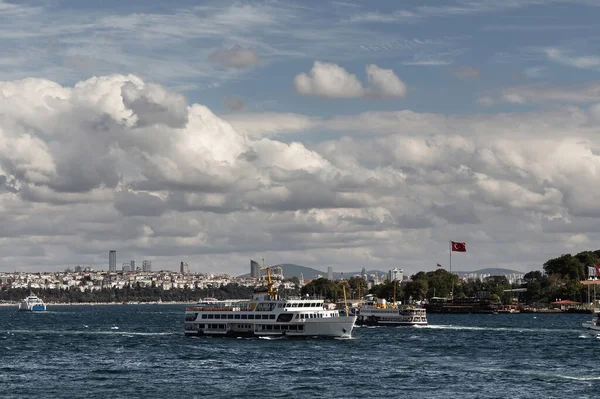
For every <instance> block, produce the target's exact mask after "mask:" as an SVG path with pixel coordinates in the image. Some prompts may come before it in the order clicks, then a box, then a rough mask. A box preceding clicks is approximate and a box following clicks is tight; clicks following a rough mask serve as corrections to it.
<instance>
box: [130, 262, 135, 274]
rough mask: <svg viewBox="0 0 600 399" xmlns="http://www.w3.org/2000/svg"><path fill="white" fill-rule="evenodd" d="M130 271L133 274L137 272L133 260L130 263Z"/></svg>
mask: <svg viewBox="0 0 600 399" xmlns="http://www.w3.org/2000/svg"><path fill="white" fill-rule="evenodd" d="M129 270H131V271H132V272H134V271H135V260H131V261H130V262H129Z"/></svg>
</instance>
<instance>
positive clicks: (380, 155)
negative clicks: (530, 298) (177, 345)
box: [0, 0, 600, 273]
mask: <svg viewBox="0 0 600 399" xmlns="http://www.w3.org/2000/svg"><path fill="white" fill-rule="evenodd" d="M599 16H600V3H596V2H594V1H585V0H581V1H550V0H548V1H545V0H508V1H503V2H498V1H485V0H479V1H476V0H454V1H427V2H422V1H402V2H398V1H376V2H351V1H333V2H322V1H302V2H300V1H296V2H294V1H254V2H221V1H214V2H197V1H194V2H192V1H174V2H170V3H168V4H167V3H165V2H155V1H128V2H117V1H102V2H81V1H59V0H55V1H24V2H18V3H17V2H14V3H13V2H7V1H0V22H1V23H0V44H1V47H0V48H2V51H1V52H0V81H1V82H2V91H0V93H2V94H3V97H2V101H3V109H4V110H5V111H4V118H3V119H2V121H1V123H0V131H2V132H3V139H4V140H5V143H8V144H7V145H5V146H4V147H0V177H1V178H2V179H1V180H0V182H3V185H4V187H5V189H4V191H2V190H0V192H3V194H2V196H1V198H0V205H3V208H0V209H3V210H2V211H0V216H2V218H3V220H4V221H5V223H11V224H13V225H15V226H18V228H17V227H15V236H14V237H7V238H6V240H7V241H6V242H5V243H4V245H6V246H7V247H13V248H14V243H15V242H17V240H18V238H19V237H20V238H22V237H28V239H27V240H25V241H23V240H22V241H21V243H20V244H19V245H20V246H23V249H21V250H20V251H21V252H19V251H17V252H18V253H17V254H16V255H14V256H13V255H10V256H9V255H7V256H6V257H5V258H2V259H1V260H0V267H2V266H4V267H5V268H8V269H10V268H12V267H13V266H15V267H21V268H24V269H27V268H29V269H34V270H35V269H40V268H62V267H63V266H73V264H79V263H86V264H90V265H92V266H95V267H99V268H102V267H103V266H104V263H106V262H105V260H106V259H104V258H107V255H106V254H105V252H106V253H107V251H108V249H113V247H115V248H116V246H118V247H119V248H117V250H118V251H119V252H118V253H119V254H123V256H125V257H127V258H130V257H137V258H139V260H140V261H141V258H143V257H150V258H152V259H153V261H154V263H155V264H156V265H159V266H158V267H164V268H173V269H174V268H175V267H176V266H175V265H177V264H178V261H179V258H182V257H185V259H187V260H189V262H188V263H189V264H190V265H191V267H192V269H193V270H194V267H196V270H197V271H209V270H217V269H221V268H223V269H225V271H230V272H232V273H233V272H237V271H240V272H242V271H245V269H246V265H245V263H247V262H246V259H247V258H249V257H250V256H254V257H258V258H261V257H267V256H270V257H271V258H272V259H273V263H276V262H278V261H281V262H295V263H300V264H305V265H307V266H314V267H321V268H322V269H323V270H326V268H327V266H328V265H333V266H334V267H335V268H336V269H339V270H340V271H343V270H351V269H357V270H360V268H362V266H363V265H365V266H367V269H369V268H380V269H382V270H384V269H386V268H391V267H398V266H400V267H404V268H405V269H406V270H407V271H408V273H410V272H415V271H417V270H422V269H424V268H427V267H429V265H432V266H435V264H436V263H443V260H444V258H445V257H446V256H447V254H445V244H444V242H447V240H448V239H451V238H453V237H454V238H455V239H456V240H459V241H469V242H470V243H478V244H476V245H475V248H480V253H472V252H471V251H469V252H468V254H467V255H466V256H465V257H464V258H465V263H464V264H463V265H462V266H463V268H465V269H471V270H473V269H476V268H478V267H479V266H480V265H481V266H490V265H493V266H504V267H509V268H515V269H519V270H525V271H527V270H531V269H534V268H539V265H540V262H543V261H545V260H546V259H548V258H550V257H553V256H558V255H560V254H561V253H564V252H576V251H579V250H585V249H597V248H595V247H594V244H593V243H594V242H597V241H596V239H597V238H600V236H598V234H599V233H600V232H598V231H596V230H597V229H595V228H593V227H591V226H590V222H589V218H592V219H593V218H597V217H600V207H598V206H596V205H595V203H596V199H600V193H596V192H595V189H590V188H589V187H594V186H595V184H596V183H597V179H598V175H597V172H596V170H600V169H597V168H600V160H599V159H598V157H597V156H596V154H597V153H598V152H597V151H599V149H598V148H597V145H596V144H595V142H596V141H597V133H598V121H599V117H600V116H599V115H600V108H598V106H597V104H598V103H600V81H599V79H598V76H597V75H598V72H599V70H600V54H599V44H600V35H599V33H600V28H599V27H598V24H597V20H598V17H599ZM93 77H97V78H98V79H96V80H94V79H93ZM52 82H54V83H52ZM194 104H200V105H202V106H205V107H206V109H204V108H201V107H200V106H193V105H194ZM103 118H106V120H105V119H103ZM102 129H103V130H102ZM25 149H29V150H31V152H28V151H25ZM34 150H35V151H34ZM282 154H285V155H282ZM240 159H242V160H240ZM257 160H260V161H257ZM244 162H248V164H245V163H244ZM257 162H258V163H257ZM74 171H78V172H77V173H75V172H74ZM83 182H86V184H83ZM209 182H210V183H211V184H209ZM0 187H2V186H0ZM313 190H314V191H313ZM90 207H91V208H90ZM11 209H12V212H16V214H17V215H21V218H19V217H17V216H15V215H14V214H11V213H10V212H9V210H11ZM79 209H81V212H82V213H81V214H82V215H83V214H85V212H84V211H83V209H91V210H90V212H91V213H93V214H94V215H97V216H96V217H94V218H93V219H94V220H93V222H90V221H87V222H86V221H85V220H87V219H86V218H89V215H85V217H84V218H83V220H80V219H77V218H75V217H74V216H73V215H75V214H78V210H79ZM17 210H18V211H17ZM46 212H49V214H52V215H55V217H56V218H58V219H57V220H55V223H56V226H62V224H61V223H67V222H69V223H77V224H78V225H79V226H81V227H80V228H79V229H75V231H73V229H72V228H66V227H65V229H64V241H60V242H56V241H55V240H56V239H50V238H49V237H48V235H47V233H46V232H44V231H36V228H35V226H34V225H33V224H32V225H29V224H27V223H25V222H23V220H31V222H32V223H33V220H35V217H39V215H40V214H44V215H45V214H47V213H46ZM56 215H62V216H56ZM177 220H180V221H185V223H186V226H188V227H186V229H184V230H185V231H186V232H185V234H183V233H182V234H183V235H181V236H178V235H177V234H176V233H175V231H176V230H177V229H176V228H175V227H172V228H171V227H169V228H167V227H164V226H167V225H169V223H175V221H177ZM274 220H276V223H275V222H273V221H274ZM593 220H595V219H593ZM116 221H118V223H124V224H126V226H127V227H126V228H125V227H122V231H127V232H128V234H125V233H119V234H115V235H114V236H111V234H110V233H109V232H106V231H103V230H102V228H101V226H107V225H108V226H110V225H111V223H117V222H116ZM225 221H226V222H225ZM265 221H270V222H269V223H267V222H265ZM23 223H25V225H23ZM88 223H91V224H92V225H89V224H88ZM243 223H247V224H248V225H247V226H245V227H240V224H243ZM273 223H275V224H273ZM217 225H218V226H219V229H222V232H220V233H219V234H216V233H215V230H214V229H215V228H216V227H215V226H217ZM250 225H251V226H256V228H255V229H254V230H253V229H251V228H250V227H248V226H250ZM300 225H302V226H304V227H301V226H300ZM516 225H518V226H520V227H519V228H520V229H521V234H522V235H521V234H517V235H515V234H514V232H513V231H511V227H512V228H514V227H515V226H516ZM580 225H581V226H580ZM194 226H195V227H194ZM574 226H580V227H581V229H580V230H578V229H577V228H574ZM294 227H296V228H298V231H295V229H294ZM88 228H89V230H88ZM57 229H58V230H59V231H61V227H57ZM161 229H162V230H161ZM219 229H217V230H219ZM246 229H247V230H248V231H242V230H246ZM234 230H235V231H236V234H231V233H232V231H234ZM238 230H239V231H238ZM161 231H162V232H161ZM280 231H287V232H288V233H286V234H283V235H281V233H280ZM228 233H229V236H228ZM121 234H124V235H121ZM77 235H83V236H85V237H87V238H88V240H87V241H86V243H82V242H79V241H78V240H81V238H80V237H79V238H74V237H76V236H77ZM238 235H239V237H238ZM7 236H10V234H8V233H7ZM61 236H63V234H61ZM234 236H235V237H234ZM40 237H42V238H40ZM240 237H243V239H242V241H243V242H245V243H246V244H244V245H242V244H240V242H238V241H236V239H241V238H240ZM13 240H14V241H13ZM194 240H195V241H194ZM256 240H259V241H260V240H263V241H265V242H268V243H270V244H269V245H264V248H256V250H255V251H254V252H253V250H251V249H250V248H249V247H248V248H246V247H247V246H248V245H249V244H250V243H252V242H255V241H256ZM398 241H400V242H403V243H405V245H406V246H405V247H402V246H399V248H392V247H394V246H395V245H396V243H397V242H398ZM498 242H501V243H507V244H506V245H512V247H514V248H519V250H517V251H515V252H514V253H512V255H511V256H510V257H509V258H504V257H503V256H502V254H504V253H505V252H506V251H505V249H503V248H499V247H495V246H494V244H493V243H498ZM109 247H110V248H109ZM242 247H243V248H246V249H243V250H241V249H240V248H242ZM250 247H251V245H250ZM472 247H473V245H472V244H469V245H468V248H472ZM32 248H34V249H32ZM207 248H210V251H209V250H208V249H207ZM415 248H419V249H415ZM160 251H162V252H160ZM209 252H210V253H209ZM19 253H21V254H22V255H19ZM265 253H267V255H265ZM31 254H33V255H31ZM432 254H433V255H432ZM105 255H106V256H105ZM498 259H502V260H501V261H498ZM124 261H125V259H124ZM498 262H499V264H498ZM242 265H243V266H242Z"/></svg>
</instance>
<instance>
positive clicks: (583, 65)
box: [545, 47, 600, 69]
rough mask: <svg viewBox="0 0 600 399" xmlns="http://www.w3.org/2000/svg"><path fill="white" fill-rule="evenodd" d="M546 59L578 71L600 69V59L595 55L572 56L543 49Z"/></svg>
mask: <svg viewBox="0 0 600 399" xmlns="http://www.w3.org/2000/svg"><path fill="white" fill-rule="evenodd" d="M545 53H546V57H547V58H548V59H549V60H551V61H555V62H558V63H560V64H564V65H568V66H572V67H575V68H580V69H598V68H600V57H598V56H595V55H586V56H573V55H571V54H570V52H565V51H563V50H561V49H558V48H553V47H551V48H547V49H545Z"/></svg>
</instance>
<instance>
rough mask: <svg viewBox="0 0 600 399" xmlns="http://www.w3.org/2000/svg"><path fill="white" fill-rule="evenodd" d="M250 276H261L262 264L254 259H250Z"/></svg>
mask: <svg viewBox="0 0 600 399" xmlns="http://www.w3.org/2000/svg"><path fill="white" fill-rule="evenodd" d="M250 277H252V278H258V277H260V264H259V263H258V262H256V261H254V260H252V259H250Z"/></svg>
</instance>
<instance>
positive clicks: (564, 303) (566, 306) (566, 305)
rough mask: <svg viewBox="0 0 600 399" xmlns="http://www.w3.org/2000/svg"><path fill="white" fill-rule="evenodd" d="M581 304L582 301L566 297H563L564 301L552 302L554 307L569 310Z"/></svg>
mask: <svg viewBox="0 0 600 399" xmlns="http://www.w3.org/2000/svg"><path fill="white" fill-rule="evenodd" d="M579 305H581V302H575V301H569V300H566V299H563V300H562V301H556V302H552V307H553V308H555V309H560V310H567V309H570V308H576V307H578V306H579Z"/></svg>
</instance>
